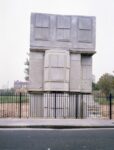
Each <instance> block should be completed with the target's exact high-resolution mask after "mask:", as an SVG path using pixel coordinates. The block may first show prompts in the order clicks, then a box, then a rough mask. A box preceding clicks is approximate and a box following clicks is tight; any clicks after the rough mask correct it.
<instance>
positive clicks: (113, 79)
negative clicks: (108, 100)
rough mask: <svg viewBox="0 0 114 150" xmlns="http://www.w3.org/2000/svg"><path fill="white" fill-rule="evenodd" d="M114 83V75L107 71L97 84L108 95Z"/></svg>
mask: <svg viewBox="0 0 114 150" xmlns="http://www.w3.org/2000/svg"><path fill="white" fill-rule="evenodd" d="M113 83H114V76H112V75H110V74H108V73H105V74H103V75H102V76H101V77H100V79H99V81H98V83H97V84H98V87H99V89H100V90H101V91H102V92H103V93H104V94H105V96H108V95H109V93H110V92H111V91H112V89H113V86H114V85H113Z"/></svg>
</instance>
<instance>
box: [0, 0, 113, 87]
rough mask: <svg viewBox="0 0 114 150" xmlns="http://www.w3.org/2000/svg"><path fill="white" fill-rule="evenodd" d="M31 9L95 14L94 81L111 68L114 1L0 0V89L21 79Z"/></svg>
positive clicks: (56, 12) (34, 10)
mask: <svg viewBox="0 0 114 150" xmlns="http://www.w3.org/2000/svg"><path fill="white" fill-rule="evenodd" d="M31 12H40V13H52V14H67V15H84V16H86V15H88V16H96V52H97V53H96V54H95V55H94V56H93V74H94V75H95V77H96V81H97V80H98V79H99V77H100V76H101V75H102V74H104V73H106V72H107V73H111V74H113V70H114V0H0V88H9V87H11V86H13V82H14V80H21V81H24V67H25V66H24V62H25V60H26V57H27V53H28V52H29V44H30V42H29V41H30V14H31Z"/></svg>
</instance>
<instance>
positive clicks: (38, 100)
mask: <svg viewBox="0 0 114 150" xmlns="http://www.w3.org/2000/svg"><path fill="white" fill-rule="evenodd" d="M43 116H44V104H43V95H42V94H31V95H30V117H43Z"/></svg>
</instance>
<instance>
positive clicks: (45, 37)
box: [29, 13, 96, 116]
mask: <svg viewBox="0 0 114 150" xmlns="http://www.w3.org/2000/svg"><path fill="white" fill-rule="evenodd" d="M95 30H96V20H95V17H89V16H69V15H67V16H64V15H52V14H41V13H32V14H31V34H30V68H29V69H30V77H29V79H30V82H29V92H31V93H34V92H35V93H38V92H46V91H71V92H82V93H83V92H84V93H91V92H92V55H93V54H94V53H95V34H96V31H95ZM33 95H34V94H33ZM44 95H45V94H44ZM35 96H36V95H35ZM38 97H39V96H38ZM38 99H39V98H38ZM42 99H43V101H44V102H43V103H42V104H43V105H41V107H45V105H46V102H45V101H46V100H45V98H43V95H42ZM31 101H32V103H35V101H36V100H33V98H32V99H31ZM40 103H41V102H40ZM69 103H70V101H69ZM32 106H33V105H31V112H32V110H33V109H34V108H33V107H32ZM41 107H40V105H39V104H38V107H37V108H38V109H40V108H41ZM40 113H41V112H40ZM52 113H53V112H52ZM67 113H68V112H67V111H66V116H67ZM69 113H70V112H69ZM42 114H44V116H46V115H47V114H46V110H45V109H44V110H43V112H42ZM72 114H73V113H72Z"/></svg>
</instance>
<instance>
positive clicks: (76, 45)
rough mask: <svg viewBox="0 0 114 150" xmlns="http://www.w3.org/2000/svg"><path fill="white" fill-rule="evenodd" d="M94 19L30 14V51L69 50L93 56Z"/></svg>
mask: <svg viewBox="0 0 114 150" xmlns="http://www.w3.org/2000/svg"><path fill="white" fill-rule="evenodd" d="M95 32H96V31H95V17H86V16H66V15H52V14H40V13H32V15H31V40H30V41H31V42H30V49H31V51H32V50H34V49H35V50H37V51H39V50H40V51H41V48H42V50H44V49H48V50H49V49H54V48H58V49H61V48H63V49H69V50H70V51H74V52H76V51H78V52H80V53H82V52H85V53H87V52H88V51H89V53H91V54H93V53H94V50H95Z"/></svg>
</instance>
